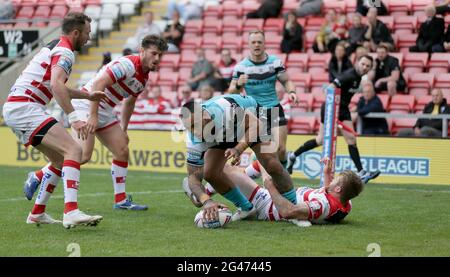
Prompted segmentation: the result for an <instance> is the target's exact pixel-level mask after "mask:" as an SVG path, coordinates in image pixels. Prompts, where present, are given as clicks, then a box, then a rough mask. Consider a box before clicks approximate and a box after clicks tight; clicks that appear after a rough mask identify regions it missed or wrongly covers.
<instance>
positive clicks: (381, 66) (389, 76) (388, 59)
mask: <svg viewBox="0 0 450 277" xmlns="http://www.w3.org/2000/svg"><path fill="white" fill-rule="evenodd" d="M368 76H369V79H370V80H372V82H374V84H375V91H376V92H381V91H386V90H387V92H388V94H389V96H391V97H392V96H394V95H395V94H397V91H405V89H406V81H405V79H404V78H403V74H402V72H401V68H400V64H399V61H398V59H397V58H396V57H394V56H391V55H389V50H388V46H387V45H386V44H384V43H380V44H379V45H378V47H377V58H376V59H375V63H374V67H373V69H372V70H371V71H370V72H369V74H368Z"/></svg>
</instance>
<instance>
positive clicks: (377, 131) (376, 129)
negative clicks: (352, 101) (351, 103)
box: [356, 81, 389, 135]
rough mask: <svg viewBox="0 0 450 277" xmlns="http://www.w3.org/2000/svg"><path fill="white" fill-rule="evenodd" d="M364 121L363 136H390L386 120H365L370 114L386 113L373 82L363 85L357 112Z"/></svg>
mask: <svg viewBox="0 0 450 277" xmlns="http://www.w3.org/2000/svg"><path fill="white" fill-rule="evenodd" d="M356 111H357V112H358V115H359V116H361V117H362V118H361V120H362V134H363V135H384V134H388V133H389V131H388V125H387V122H386V119H385V118H364V116H365V115H366V114H368V113H372V112H373V113H384V112H385V110H384V108H383V103H381V100H380V98H379V97H378V96H377V95H376V94H375V89H374V88H373V84H372V82H370V81H368V82H364V83H363V85H362V96H361V98H359V101H358V105H357V110H356Z"/></svg>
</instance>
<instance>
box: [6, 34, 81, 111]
mask: <svg viewBox="0 0 450 277" xmlns="http://www.w3.org/2000/svg"><path fill="white" fill-rule="evenodd" d="M74 63H75V55H74V53H73V47H72V43H71V42H70V40H69V38H67V37H65V36H61V37H60V38H59V39H56V40H53V41H52V42H50V43H49V44H47V45H46V46H44V47H43V48H42V49H41V50H40V51H39V53H38V54H37V55H36V56H34V58H33V59H32V60H31V61H30V63H29V64H28V65H27V67H26V68H25V70H24V71H23V72H22V74H21V75H20V76H19V78H18V79H17V80H16V83H15V84H14V85H13V86H12V88H11V91H10V93H9V96H8V100H7V102H36V103H39V104H42V105H46V104H48V103H49V102H50V100H51V99H52V98H53V93H52V92H51V90H50V77H51V74H52V68H53V67H54V66H59V67H61V68H62V69H64V71H65V72H66V73H67V79H68V77H69V75H70V73H71V72H72V66H73V64H74ZM67 79H66V80H65V82H67Z"/></svg>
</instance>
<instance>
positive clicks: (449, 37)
mask: <svg viewBox="0 0 450 277" xmlns="http://www.w3.org/2000/svg"><path fill="white" fill-rule="evenodd" d="M444 49H445V51H446V52H449V51H450V24H449V25H448V26H447V32H445V35H444Z"/></svg>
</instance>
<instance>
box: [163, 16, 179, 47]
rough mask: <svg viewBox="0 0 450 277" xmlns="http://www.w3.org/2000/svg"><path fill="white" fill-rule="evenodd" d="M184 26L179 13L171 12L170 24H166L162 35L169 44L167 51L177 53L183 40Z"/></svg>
mask: <svg viewBox="0 0 450 277" xmlns="http://www.w3.org/2000/svg"><path fill="white" fill-rule="evenodd" d="M183 35H184V27H183V25H181V23H180V14H179V13H178V12H177V11H174V12H173V13H172V24H168V25H167V26H166V29H165V30H164V33H163V37H164V39H165V40H166V42H167V45H168V46H169V49H168V50H167V52H172V53H174V52H175V53H178V52H179V51H180V50H179V49H180V44H181V41H182V40H183Z"/></svg>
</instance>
